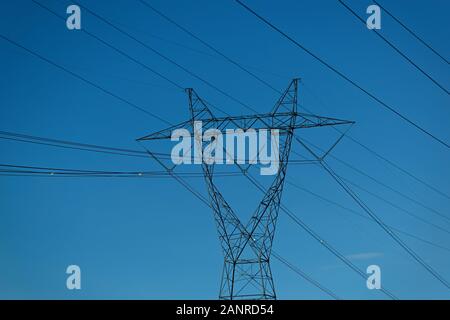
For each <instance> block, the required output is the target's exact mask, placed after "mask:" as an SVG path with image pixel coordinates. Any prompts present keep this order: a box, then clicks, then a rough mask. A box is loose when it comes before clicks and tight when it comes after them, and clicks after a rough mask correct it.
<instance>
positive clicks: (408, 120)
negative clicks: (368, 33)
mask: <svg viewBox="0 0 450 320" xmlns="http://www.w3.org/2000/svg"><path fill="white" fill-rule="evenodd" d="M235 1H236V2H237V3H238V4H239V5H240V6H241V7H243V8H244V9H246V10H247V11H249V12H250V13H251V14H253V15H254V16H255V17H257V18H258V19H259V20H261V21H262V22H264V23H265V24H266V25H268V26H269V27H270V28H272V29H273V30H275V31H276V32H278V33H280V34H281V35H282V36H283V37H285V38H286V39H288V40H289V41H290V42H292V43H293V44H295V45H296V46H297V47H299V48H300V49H302V50H303V51H304V52H306V53H307V54H309V55H310V56H312V57H313V58H314V59H316V60H317V61H319V62H320V63H321V64H322V65H324V66H325V67H327V68H328V69H330V70H331V71H333V72H334V73H336V74H337V75H338V76H339V77H341V78H342V79H344V80H345V81H347V82H348V83H350V84H351V85H353V86H354V87H356V88H358V89H359V90H360V91H362V92H363V93H365V94H366V95H367V96H369V97H370V98H372V99H373V100H375V101H376V102H378V103H379V104H380V105H381V106H383V107H384V108H385V109H387V110H389V111H390V112H392V113H394V114H395V115H397V116H398V117H399V118H401V119H402V120H404V121H405V122H407V123H409V124H410V125H412V126H413V127H415V128H416V129H418V130H419V131H421V132H422V133H424V134H426V135H427V136H429V137H430V138H432V139H433V140H435V141H437V142H439V143H440V144H442V145H443V146H445V147H447V148H449V149H450V145H449V144H448V143H447V142H445V141H443V140H442V139H440V138H438V137H437V136H435V135H434V134H432V133H431V132H429V131H428V130H426V129H425V128H423V127H421V126H420V125H419V124H417V123H415V122H414V121H412V120H410V119H409V118H408V117H406V116H405V115H403V114H402V113H400V112H399V111H397V110H395V109H394V108H393V107H391V106H390V105H388V104H387V103H386V102H384V101H383V100H381V99H380V98H378V97H377V96H375V95H374V94H372V93H371V92H369V91H368V90H366V89H364V88H363V87H362V86H360V85H359V84H357V83H356V82H355V81H353V80H352V79H350V78H349V77H347V76H346V75H345V74H343V73H342V72H340V71H339V70H337V69H336V68H335V67H333V66H332V65H330V64H329V63H328V62H326V61H325V60H323V59H322V58H320V57H319V56H318V55H316V54H315V53H313V52H312V51H310V50H309V49H307V48H306V47H304V46H303V45H302V44H300V43H299V42H298V41H296V40H295V39H294V38H292V37H291V36H289V35H288V34H287V33H285V32H284V31H282V30H281V29H280V28H278V27H276V26H275V25H274V24H272V23H271V22H270V21H268V20H267V19H266V18H264V17H262V16H261V15H259V14H258V13H256V12H255V11H254V10H253V9H251V8H250V7H249V6H247V5H246V4H245V3H243V2H242V1H240V0H235Z"/></svg>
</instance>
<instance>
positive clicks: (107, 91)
mask: <svg viewBox="0 0 450 320" xmlns="http://www.w3.org/2000/svg"><path fill="white" fill-rule="evenodd" d="M0 38H2V39H3V40H5V41H7V42H9V43H10V44H13V45H15V46H16V47H19V48H21V49H23V50H25V51H26V52H28V53H30V54H32V55H33V56H35V57H37V58H39V59H41V60H43V61H45V62H47V63H49V64H51V65H53V66H54V67H56V68H58V69H60V70H62V71H64V72H66V73H68V74H70V75H71V76H73V77H75V78H77V79H79V80H81V81H83V82H85V83H87V84H89V85H91V86H93V87H94V88H97V89H98V90H100V91H102V92H104V93H106V94H107V95H110V96H112V97H114V98H116V99H117V100H119V101H122V102H123V103H125V104H127V105H129V106H131V107H133V108H134V109H137V110H139V111H141V112H143V113H145V114H147V115H149V116H151V117H153V118H155V119H158V120H160V121H163V122H164V123H166V124H170V122H167V121H166V120H164V119H162V118H161V117H159V116H157V115H155V114H153V113H151V112H149V111H147V110H145V109H144V108H142V107H139V106H138V105H136V104H135V103H133V102H130V101H129V100H126V99H124V98H122V97H120V96H118V95H116V94H115V93H113V92H111V91H109V90H107V89H105V88H103V87H101V86H100V85H98V84H96V83H94V82H92V81H90V80H88V79H86V78H84V77H82V76H80V75H79V74H76V73H75V72H73V71H70V70H69V69H67V68H65V67H63V66H62V65H59V64H57V63H55V62H54V61H52V60H49V59H47V58H45V57H44V56H42V55H41V54H39V53H37V52H36V51H33V50H31V49H28V48H26V47H24V46H23V45H21V44H20V43H18V42H16V41H14V40H12V39H10V38H8V37H6V36H4V35H3V34H0Z"/></svg>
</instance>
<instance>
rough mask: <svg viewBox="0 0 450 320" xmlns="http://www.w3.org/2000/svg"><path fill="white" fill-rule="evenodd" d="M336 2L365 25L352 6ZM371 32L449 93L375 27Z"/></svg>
mask: <svg viewBox="0 0 450 320" xmlns="http://www.w3.org/2000/svg"><path fill="white" fill-rule="evenodd" d="M338 2H339V3H340V4H341V5H342V6H343V7H344V8H345V9H347V10H348V11H349V12H350V13H351V14H352V15H353V16H355V17H356V19H358V20H359V21H360V22H362V23H363V24H364V25H366V21H365V20H364V19H363V18H361V17H360V16H359V15H358V14H357V13H356V12H355V10H353V9H352V8H350V6H348V5H347V4H346V3H345V2H344V1H342V0H338ZM372 31H373V32H375V34H376V35H377V36H378V37H379V38H380V39H382V40H383V41H384V42H385V43H386V44H387V45H388V46H389V47H391V48H392V49H393V50H394V51H395V52H397V53H398V54H399V55H400V56H401V57H402V58H403V59H405V60H406V61H408V62H409V64H411V65H412V66H413V67H414V68H416V70H418V71H419V72H420V73H422V74H423V75H424V76H425V77H427V78H428V79H429V80H430V81H431V82H433V83H434V84H435V85H436V86H437V87H439V88H440V89H441V90H442V91H444V92H445V93H446V94H447V95H448V94H450V92H448V90H447V89H446V88H445V87H444V86H443V85H442V84H440V83H439V82H438V81H437V80H436V79H434V78H433V77H432V76H431V75H430V74H429V73H428V72H426V71H425V70H423V69H422V68H421V67H420V66H418V65H417V63H415V62H414V61H413V60H412V59H411V58H409V57H408V56H407V55H406V54H404V53H403V52H402V51H400V49H399V48H397V47H396V46H395V45H394V44H393V43H392V42H391V41H389V40H388V39H387V38H386V37H385V36H383V35H382V34H381V33H380V32H378V31H377V30H376V29H372Z"/></svg>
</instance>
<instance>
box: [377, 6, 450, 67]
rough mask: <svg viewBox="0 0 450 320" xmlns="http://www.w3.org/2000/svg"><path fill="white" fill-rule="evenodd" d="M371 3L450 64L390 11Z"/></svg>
mask: <svg viewBox="0 0 450 320" xmlns="http://www.w3.org/2000/svg"><path fill="white" fill-rule="evenodd" d="M373 2H374V3H375V4H376V5H377V6H379V7H380V8H381V9H383V11H384V12H386V13H387V14H388V15H389V16H390V17H391V18H392V19H394V20H395V21H396V22H397V23H398V24H399V25H401V26H402V27H403V29H405V30H406V31H408V32H409V33H410V34H411V35H412V36H413V37H414V38H416V39H417V40H419V42H420V43H422V44H423V45H424V46H425V47H427V48H428V49H430V50H431V51H432V52H433V53H434V54H435V55H437V56H438V57H439V58H441V59H442V60H443V61H444V62H445V63H447V64H450V62H449V61H448V60H447V59H446V58H444V56H442V55H441V54H440V53H439V52H437V51H436V50H435V49H433V47H432V46H431V45H429V44H428V43H427V42H425V40H423V39H422V38H421V37H419V36H418V35H417V34H416V33H415V32H414V31H413V30H411V28H408V27H407V26H406V25H405V24H404V23H403V22H401V21H400V20H399V19H398V18H397V17H395V16H394V15H393V14H392V13H391V12H390V11H388V10H387V9H386V8H385V7H384V6H382V5H381V4H379V3H378V2H377V1H375V0H373Z"/></svg>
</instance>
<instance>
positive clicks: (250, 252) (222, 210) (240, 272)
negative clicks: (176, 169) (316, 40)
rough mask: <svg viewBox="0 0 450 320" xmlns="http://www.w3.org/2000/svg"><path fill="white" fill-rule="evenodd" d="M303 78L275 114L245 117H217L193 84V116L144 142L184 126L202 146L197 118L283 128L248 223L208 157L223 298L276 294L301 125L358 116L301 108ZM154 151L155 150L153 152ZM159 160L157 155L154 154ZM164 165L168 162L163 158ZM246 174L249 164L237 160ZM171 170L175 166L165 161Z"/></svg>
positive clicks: (221, 125)
mask: <svg viewBox="0 0 450 320" xmlns="http://www.w3.org/2000/svg"><path fill="white" fill-rule="evenodd" d="M298 83H299V80H298V79H294V80H292V82H291V83H290V84H289V86H288V88H287V89H286V90H285V91H284V92H283V94H282V95H281V97H280V98H279V100H278V101H277V103H276V104H275V107H274V108H273V110H272V111H271V112H270V113H265V114H254V115H244V116H224V117H215V116H214V115H213V113H212V112H211V110H210V108H209V107H208V104H207V103H206V102H205V101H204V100H202V98H200V97H199V96H198V95H197V94H196V93H195V91H194V90H193V89H186V92H187V94H188V98H189V111H190V114H191V117H190V119H188V120H186V121H184V122H182V123H180V124H177V125H175V126H172V127H169V128H167V129H164V130H161V131H158V132H156V133H153V134H150V135H147V136H145V137H142V138H140V139H138V141H148V140H160V139H170V138H171V134H172V131H173V130H174V129H179V128H184V129H187V130H189V132H190V133H191V134H192V136H194V140H195V141H194V143H196V144H197V147H198V148H201V147H202V145H203V140H202V138H201V136H200V138H198V139H197V138H195V137H198V136H199V135H198V134H197V133H196V132H195V130H196V128H195V122H197V121H202V127H203V129H204V130H208V129H217V130H219V131H220V132H223V133H224V134H226V131H225V128H226V129H242V130H244V131H246V130H248V129H255V130H260V129H268V130H273V129H277V130H278V132H279V145H278V146H277V147H278V152H279V159H278V161H279V167H278V171H277V173H276V174H275V175H274V179H273V181H272V183H271V184H270V187H269V188H268V189H267V190H265V194H264V196H263V198H262V200H261V201H260V203H259V204H258V206H257V208H256V210H255V211H254V213H253V215H252V216H251V218H250V220H249V221H248V223H247V224H246V225H244V224H243V223H242V222H241V220H240V219H239V217H238V215H237V214H236V213H235V212H234V210H233V209H232V208H231V206H230V205H229V204H228V203H227V201H226V200H225V198H224V196H223V195H222V193H221V192H220V190H219V188H218V186H217V185H216V183H215V180H214V166H215V164H214V163H212V164H208V163H207V162H206V161H202V163H201V167H202V170H203V174H204V178H205V182H206V186H207V188H208V194H209V201H210V207H211V208H212V210H213V214H214V219H215V222H216V225H217V230H218V234H219V240H220V244H221V247H222V251H223V255H224V263H223V271H222V280H221V285H220V293H219V298H220V299H227V300H233V299H276V293H275V286H274V281H273V276H272V271H271V268H270V256H271V250H272V243H273V238H274V233H275V227H276V223H277V218H278V213H279V209H280V203H281V196H282V192H283V186H284V181H285V177H286V172H287V167H288V163H289V153H290V150H291V144H292V139H293V136H294V132H295V130H296V129H302V128H313V127H322V126H334V125H343V124H352V123H353V122H352V121H347V120H340V119H335V118H328V117H321V116H316V115H312V114H306V113H300V112H298V111H297V94H298ZM150 154H151V155H152V156H154V155H153V153H151V152H150ZM154 158H155V159H156V160H158V159H157V157H155V156H154ZM158 162H159V163H160V164H162V162H161V161H160V160H158ZM235 164H236V166H237V167H238V168H239V169H240V170H241V171H242V173H243V174H246V173H247V170H248V168H249V167H250V164H249V165H248V167H244V166H243V165H242V164H237V163H235ZM162 165H163V166H164V168H165V169H166V170H168V171H172V170H173V168H169V167H168V166H166V165H164V164H162Z"/></svg>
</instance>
